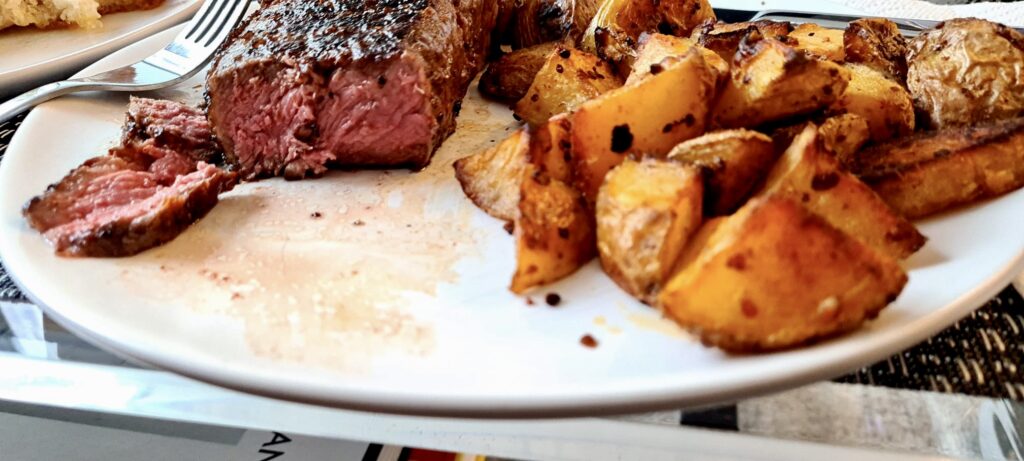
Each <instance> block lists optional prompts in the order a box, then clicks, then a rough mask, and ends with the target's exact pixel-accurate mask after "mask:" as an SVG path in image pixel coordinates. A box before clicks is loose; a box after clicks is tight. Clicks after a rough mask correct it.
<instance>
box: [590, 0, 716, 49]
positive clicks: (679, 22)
mask: <svg viewBox="0 0 1024 461" xmlns="http://www.w3.org/2000/svg"><path fill="white" fill-rule="evenodd" d="M714 19H715V12H714V10H712V9H711V4H710V3H708V0H677V1H671V2H663V1H660V0H604V3H602V4H601V7H600V8H598V10H597V14H595V15H594V19H593V20H592V21H591V23H590V27H588V28H587V31H586V33H585V34H584V35H583V38H582V39H581V43H582V47H583V49H584V50H587V51H590V52H593V53H595V54H597V55H598V56H600V57H601V58H602V59H606V60H608V61H611V62H614V63H625V64H626V65H629V64H631V62H632V60H633V58H634V57H635V56H636V44H637V43H638V41H639V39H640V34H642V33H644V32H657V31H659V30H661V31H664V32H667V33H669V34H671V35H676V36H688V35H690V32H691V31H692V30H693V29H694V28H696V27H697V26H698V25H700V24H701V23H703V22H704V21H708V20H714Z"/></svg>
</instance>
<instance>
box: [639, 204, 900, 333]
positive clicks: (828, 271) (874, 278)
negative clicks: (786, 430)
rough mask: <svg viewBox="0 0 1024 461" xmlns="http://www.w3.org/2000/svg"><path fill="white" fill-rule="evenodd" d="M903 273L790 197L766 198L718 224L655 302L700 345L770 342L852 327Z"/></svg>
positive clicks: (883, 302)
mask: <svg viewBox="0 0 1024 461" xmlns="http://www.w3.org/2000/svg"><path fill="white" fill-rule="evenodd" d="M906 282H907V275H906V273H904V272H903V269H902V268H900V265H899V264H898V263H897V262H896V261H895V260H894V259H892V258H890V257H888V256H886V255H885V254H883V253H881V252H878V251H875V250H874V249H872V248H871V247H869V246H867V245H865V244H863V243H862V242H860V241H859V240H857V239H855V238H852V237H850V236H848V235H846V234H844V233H843V232H842V231H840V230H838V229H836V228H834V227H832V226H831V225H829V224H828V222H826V221H825V220H823V219H822V218H821V217H819V216H817V215H815V214H813V213H811V212H809V211H807V210H806V209H804V208H803V207H801V206H800V205H798V204H797V203H795V202H793V201H791V200H788V199H784V198H781V197H766V198H760V199H753V200H751V202H750V203H748V204H747V205H746V206H745V207H743V208H742V209H741V210H740V211H739V212H737V213H736V214H735V215H733V216H732V217H730V218H728V219H727V220H726V222H725V223H722V224H720V225H718V226H717V228H716V229H714V233H713V234H712V235H711V236H710V237H709V238H708V241H707V243H706V244H705V245H704V246H703V247H702V249H701V251H700V252H699V254H698V256H696V258H695V259H694V261H693V262H692V263H690V264H689V265H688V266H686V267H685V268H683V270H682V271H681V272H679V273H678V274H676V275H675V276H674V277H673V278H672V279H671V280H670V281H669V283H668V284H667V285H666V286H665V288H664V289H663V290H662V292H661V294H660V295H659V297H658V304H659V305H660V306H661V307H662V309H664V311H665V312H666V313H667V314H668V315H669V316H670V317H671V318H673V319H675V320H676V322H678V323H679V324H680V325H681V326H683V327H684V328H688V329H690V330H692V331H694V332H695V333H697V334H699V335H700V337H701V340H702V341H703V342H704V343H705V344H709V345H714V346H718V347H720V348H722V349H725V350H726V351H730V352H749V351H762V350H775V349H783V348H788V347H793V346H798V345H801V344H804V343H807V342H809V341H811V340H814V339H818V338H823V337H828V336H833V335H836V334H840V333H843V332H846V331H850V330H853V329H855V328H857V327H859V326H860V325H861V324H862V323H863V322H864V321H865V320H867V319H871V318H874V317H876V316H877V315H878V313H879V312H880V311H881V310H882V309H883V308H885V306H887V305H888V304H889V303H891V302H892V301H893V300H894V299H896V297H897V296H898V295H899V293H900V292H901V291H902V289H903V286H904V285H905V284H906Z"/></svg>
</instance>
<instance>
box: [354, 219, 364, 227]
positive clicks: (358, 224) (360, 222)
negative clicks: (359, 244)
mask: <svg viewBox="0 0 1024 461" xmlns="http://www.w3.org/2000/svg"><path fill="white" fill-rule="evenodd" d="M352 225H353V226H356V227H359V226H365V225H366V222H365V221H363V220H362V219H357V220H355V221H353V222H352Z"/></svg>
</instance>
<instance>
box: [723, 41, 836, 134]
mask: <svg viewBox="0 0 1024 461" xmlns="http://www.w3.org/2000/svg"><path fill="white" fill-rule="evenodd" d="M849 81H850V73H849V71H848V70H846V69H844V68H843V67H842V66H840V65H838V64H835V63H833V62H829V61H820V60H816V59H810V58H808V57H807V56H806V55H805V54H804V53H801V52H799V51H797V50H795V49H793V48H792V47H790V46H788V45H786V44H784V43H782V42H780V41H778V40H775V39H763V40H760V41H757V42H756V43H754V44H751V43H749V41H744V42H743V44H742V45H741V49H740V51H739V52H738V54H737V60H736V61H735V62H734V63H733V67H732V71H731V77H730V79H729V80H727V81H726V83H725V88H724V89H723V90H722V93H721V95H720V96H719V98H718V101H717V103H716V104H715V108H714V109H713V110H712V123H711V125H712V126H713V127H715V128H740V127H753V126H758V125H761V124H764V123H767V122H771V121H775V120H780V119H785V118H788V117H792V116H796V115H801V114H807V113H811V112H814V111H816V110H819V109H822V108H824V107H827V106H829V105H830V104H832V103H833V102H835V101H836V99H838V97H839V95H841V94H842V93H843V91H845V90H846V86H847V85H848V84H849Z"/></svg>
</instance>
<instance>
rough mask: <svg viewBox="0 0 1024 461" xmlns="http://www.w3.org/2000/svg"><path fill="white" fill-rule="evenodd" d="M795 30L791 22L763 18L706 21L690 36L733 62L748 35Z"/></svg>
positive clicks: (776, 34)
mask: <svg viewBox="0 0 1024 461" xmlns="http://www.w3.org/2000/svg"><path fill="white" fill-rule="evenodd" d="M792 31H793V24H791V23H789V22H780V21H770V20H767V19H763V20H760V21H753V22H738V23H725V22H719V21H705V22H704V23H703V24H701V25H700V27H697V28H696V29H694V30H693V33H692V34H691V36H690V38H691V39H692V40H693V41H695V42H697V44H698V45H700V46H703V47H705V48H707V49H709V50H711V51H714V52H715V53H718V55H719V56H721V57H722V59H724V60H725V61H726V62H730V63H731V62H732V61H733V58H734V57H735V56H736V52H737V51H738V50H739V47H740V43H741V42H742V41H743V39H744V38H746V37H747V36H748V35H751V34H753V35H752V37H754V38H757V39H760V38H774V39H778V38H780V37H785V36H787V35H789V33H790V32H792Z"/></svg>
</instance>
